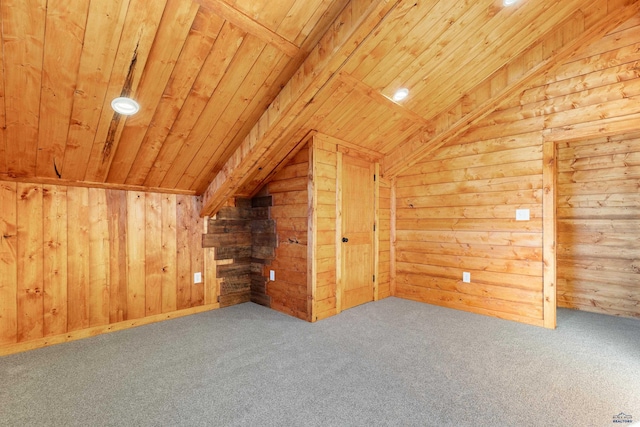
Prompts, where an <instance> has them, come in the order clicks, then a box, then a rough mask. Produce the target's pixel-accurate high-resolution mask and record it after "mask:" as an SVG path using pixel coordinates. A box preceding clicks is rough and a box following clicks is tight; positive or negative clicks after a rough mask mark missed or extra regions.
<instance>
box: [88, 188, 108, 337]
mask: <svg viewBox="0 0 640 427" xmlns="http://www.w3.org/2000/svg"><path fill="white" fill-rule="evenodd" d="M110 255H111V254H110V252H109V217H108V216H107V195H106V193H105V192H104V190H100V189H96V188H89V325H90V326H99V325H106V324H108V323H109V269H110V261H109V259H110Z"/></svg>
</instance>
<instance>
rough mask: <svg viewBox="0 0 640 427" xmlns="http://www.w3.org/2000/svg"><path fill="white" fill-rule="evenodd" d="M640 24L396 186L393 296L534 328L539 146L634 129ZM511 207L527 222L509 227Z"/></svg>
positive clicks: (538, 302) (592, 49)
mask: <svg viewBox="0 0 640 427" xmlns="http://www.w3.org/2000/svg"><path fill="white" fill-rule="evenodd" d="M639 24H640V21H639V20H638V18H637V17H636V18H633V19H632V20H630V21H629V22H628V23H626V24H624V25H623V26H621V27H620V28H618V29H616V30H615V31H613V32H611V33H610V34H609V35H607V36H606V37H604V38H603V39H602V40H601V41H599V42H597V43H595V44H593V45H592V46H589V47H588V48H587V49H586V50H585V51H584V52H582V53H580V54H578V55H575V56H574V57H573V58H571V60H569V61H567V62H566V63H565V64H562V65H561V66H560V67H559V68H558V69H556V70H555V72H554V73H550V74H549V75H547V76H545V77H544V78H543V79H540V80H539V81H538V82H537V83H536V84H535V85H533V86H532V87H531V88H530V89H528V90H526V91H524V92H523V93H522V94H520V96H519V97H517V98H514V99H511V100H508V101H506V102H505V103H504V104H503V105H502V106H501V107H500V108H498V110H497V111H496V112H494V113H493V114H491V115H490V116H489V117H487V118H486V119H485V120H483V121H482V122H481V123H480V124H478V125H476V126H474V127H472V128H471V129H470V130H469V131H468V132H467V133H466V134H464V135H463V136H461V137H460V138H459V139H458V140H457V141H454V142H452V143H451V144H449V145H447V146H445V147H442V148H441V149H440V150H438V151H436V152H435V153H434V154H433V155H432V156H431V157H430V158H429V159H427V160H425V161H422V162H420V163H419V164H417V165H416V166H414V167H412V168H411V169H409V170H408V171H407V172H405V173H403V174H402V175H401V176H399V177H398V178H397V186H396V189H395V191H396V194H397V198H396V203H397V218H396V227H397V230H396V232H397V236H396V237H397V246H396V249H397V254H396V259H395V261H396V263H397V267H396V271H395V274H396V276H397V277H396V287H397V291H396V295H397V296H399V297H405V298H410V299H415V300H419V301H425V302H429V303H433V304H439V305H444V306H447V307H452V308H458V309H462V310H467V311H472V312H476V313H483V314H488V315H492V316H496V317H501V318H506V319H512V320H518V321H522V322H525V323H530V324H536V325H541V324H542V323H543V319H542V316H543V306H542V290H543V288H542V263H541V257H542V229H541V227H542V222H541V213H542V202H541V200H542V145H543V141H544V139H545V138H548V137H550V136H551V137H553V138H556V139H563V138H564V139H569V138H572V137H575V136H577V135H578V136H584V139H589V138H590V137H595V136H597V135H598V134H599V133H602V132H607V133H608V134H614V133H615V132H616V129H620V130H621V131H622V130H623V129H626V128H628V124H630V123H633V122H634V121H633V120H636V122H635V123H637V119H638V117H637V116H638V108H637V105H638V102H639V101H640V77H639V76H638V70H637V68H638V66H637V61H638V60H640V26H639ZM517 208H528V209H530V210H531V220H530V221H527V222H520V221H515V210H516V209H517ZM463 271H469V272H470V273H471V283H470V284H467V283H463V282H462V272H463ZM392 274H394V273H392Z"/></svg>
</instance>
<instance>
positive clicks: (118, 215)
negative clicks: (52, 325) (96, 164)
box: [105, 190, 128, 323]
mask: <svg viewBox="0 0 640 427" xmlns="http://www.w3.org/2000/svg"><path fill="white" fill-rule="evenodd" d="M105 193H106V197H107V215H108V219H109V251H110V254H111V255H110V258H109V322H110V323H116V322H122V321H124V320H126V319H128V312H127V283H128V282H127V193H126V192H124V191H120V190H106V191H105Z"/></svg>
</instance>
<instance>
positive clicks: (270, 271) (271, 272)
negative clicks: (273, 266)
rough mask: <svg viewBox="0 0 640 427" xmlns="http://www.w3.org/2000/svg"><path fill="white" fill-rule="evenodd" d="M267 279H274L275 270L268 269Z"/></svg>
mask: <svg viewBox="0 0 640 427" xmlns="http://www.w3.org/2000/svg"><path fill="white" fill-rule="evenodd" d="M269 280H271V281H272V282H273V281H274V280H276V272H275V270H269Z"/></svg>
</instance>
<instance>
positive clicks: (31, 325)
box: [17, 183, 44, 341]
mask: <svg viewBox="0 0 640 427" xmlns="http://www.w3.org/2000/svg"><path fill="white" fill-rule="evenodd" d="M17 190H18V197H17V200H18V208H17V229H18V250H17V258H18V260H17V261H18V287H17V288H18V295H17V296H18V298H17V300H18V341H29V340H32V339H35V338H40V337H42V336H43V334H44V327H43V325H44V304H43V297H42V288H43V283H44V282H43V280H42V276H43V274H42V272H43V270H42V269H43V266H42V256H43V251H42V243H43V241H42V238H43V234H42V186H39V185H34V184H23V183H20V184H18V187H17Z"/></svg>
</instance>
